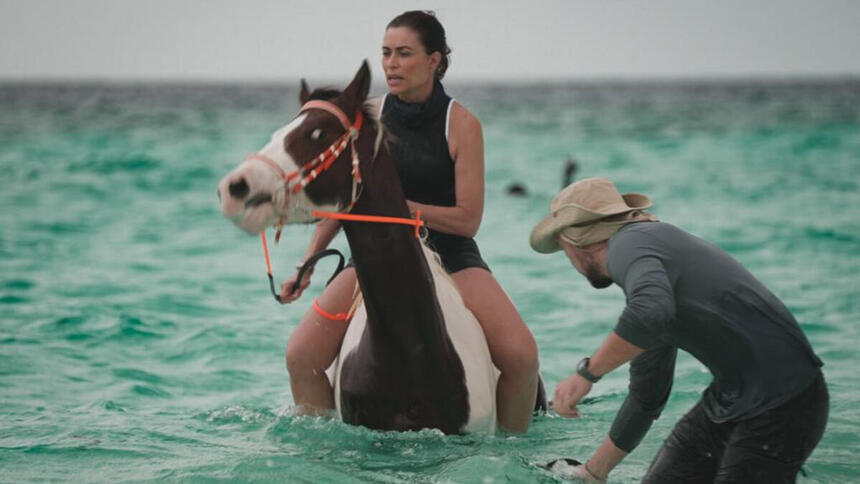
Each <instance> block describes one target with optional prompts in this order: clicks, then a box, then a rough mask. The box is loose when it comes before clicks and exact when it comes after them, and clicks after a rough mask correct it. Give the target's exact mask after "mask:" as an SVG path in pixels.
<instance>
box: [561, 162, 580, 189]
mask: <svg viewBox="0 0 860 484" xmlns="http://www.w3.org/2000/svg"><path fill="white" fill-rule="evenodd" d="M578 168H579V162H578V161H576V158H574V157H572V156H570V155H567V161H565V162H564V174H563V175H562V178H561V180H562V181H561V188H562V189H564V188H565V187H566V186H568V185H570V184H571V183H573V180H574V178H575V177H576V170H577V169H578Z"/></svg>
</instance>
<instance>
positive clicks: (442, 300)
mask: <svg viewBox="0 0 860 484" xmlns="http://www.w3.org/2000/svg"><path fill="white" fill-rule="evenodd" d="M424 253H425V256H426V258H427V263H428V265H429V266H430V269H431V272H432V273H433V279H434V281H435V285H436V297H437V298H438V299H439V306H440V307H441V308H442V312H443V315H444V318H445V326H446V330H447V333H448V337H449V339H450V340H451V343H452V344H453V346H454V350H455V351H456V352H457V355H458V356H459V358H460V361H461V363H462V365H463V370H464V373H465V377H466V381H465V382H464V383H465V385H466V388H467V390H468V394H469V419H468V421H467V423H466V425H465V427H464V428H463V429H462V430H463V431H464V432H490V433H492V432H495V430H496V382H497V380H498V377H499V371H498V370H497V369H496V368H495V366H493V362H492V358H491V356H490V349H489V347H488V346H487V340H486V337H485V336H484V332H483V330H482V329H481V326H480V324H479V323H478V321H477V319H475V316H474V315H473V314H472V312H471V311H469V309H468V308H467V307H466V305H465V304H464V303H463V298H462V297H461V296H460V293H459V292H458V291H457V288H456V286H455V284H454V281H453V280H452V279H451V277H450V276H448V274H446V273H445V270H444V268H443V267H442V266H441V264H440V263H439V262H438V260H437V258H436V255H435V254H434V253H433V252H432V251H431V250H430V249H428V248H426V247H424ZM366 324H367V313H366V312H365V309H364V305H363V304H362V305H360V306H359V307H358V308H357V309H356V311H355V315H354V316H353V319H352V322H351V323H350V325H349V328H348V329H347V332H346V335H345V336H344V340H343V344H342V346H341V349H340V354H339V356H338V359H337V360H336V361H335V363H334V364H333V365H332V368H330V369H329V371H328V375H329V379H330V380H331V381H333V382H334V387H335V388H334V390H335V403H336V406H337V411H338V415H341V416H342V409H341V400H340V391H341V381H340V375H341V373H342V366H343V363H344V361H346V359H347V358H346V357H347V355H349V354H350V353H352V352H353V351H355V350H356V348H357V347H358V345H359V343H360V341H361V337H362V334H364V329H365V327H366Z"/></svg>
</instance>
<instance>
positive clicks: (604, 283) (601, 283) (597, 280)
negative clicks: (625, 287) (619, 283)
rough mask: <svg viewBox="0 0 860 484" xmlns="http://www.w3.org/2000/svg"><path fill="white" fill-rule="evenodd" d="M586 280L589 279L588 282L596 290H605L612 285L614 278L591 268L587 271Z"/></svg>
mask: <svg viewBox="0 0 860 484" xmlns="http://www.w3.org/2000/svg"><path fill="white" fill-rule="evenodd" d="M585 278H586V279H588V282H590V283H591V285H592V286H593V287H595V288H596V289H603V288H606V287H609V286H611V285H612V282H613V281H612V278H610V277H606V276H604V275H603V274H601V273H600V271H599V270H598V269H597V268H596V267H594V266H593V265H592V266H589V267H588V269H587V270H586V271H585Z"/></svg>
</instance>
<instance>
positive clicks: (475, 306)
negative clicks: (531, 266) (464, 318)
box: [451, 267, 538, 432]
mask: <svg viewBox="0 0 860 484" xmlns="http://www.w3.org/2000/svg"><path fill="white" fill-rule="evenodd" d="M451 277H452V278H453V279H454V282H455V283H456V284H457V287H458V289H459V290H460V294H461V295H462V296H463V301H464V302H465V303H466V307H468V308H469V310H471V311H472V313H473V314H474V315H475V317H476V318H477V319H478V322H479V323H480V324H481V328H483V330H484V335H485V336H486V338H487V344H488V345H489V347H490V355H491V356H492V358H493V363H494V364H495V365H496V368H498V369H499V371H500V372H501V375H499V384H498V387H497V388H496V406H497V408H498V417H499V428H500V429H501V430H503V431H508V432H525V431H526V430H528V428H529V424H530V423H531V418H532V412H533V410H534V406H535V398H536V396H537V387H538V350H537V344H536V343H535V340H534V336H532V333H531V331H530V330H529V328H528V327H527V326H526V323H525V321H523V319H522V317H521V316H520V314H519V312H518V311H517V309H516V307H514V304H513V302H511V300H510V298H509V297H508V295H507V294H505V291H504V290H503V289H502V287H501V286H500V285H499V283H498V282H497V281H496V279H495V278H494V277H493V275H492V274H491V273H490V272H488V271H486V270H484V269H481V268H477V267H470V268H467V269H463V270H461V271H459V272H455V273H454V274H451Z"/></svg>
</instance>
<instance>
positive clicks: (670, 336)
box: [607, 222, 822, 452]
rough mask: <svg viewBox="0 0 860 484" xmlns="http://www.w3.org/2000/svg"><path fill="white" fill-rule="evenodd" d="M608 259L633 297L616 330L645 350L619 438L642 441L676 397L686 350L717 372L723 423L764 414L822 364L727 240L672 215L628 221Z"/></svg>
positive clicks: (616, 431)
mask: <svg viewBox="0 0 860 484" xmlns="http://www.w3.org/2000/svg"><path fill="white" fill-rule="evenodd" d="M607 264H608V266H609V273H610V275H611V277H612V280H613V281H614V282H615V283H616V284H618V285H619V286H620V287H621V288H622V289H623V290H624V294H625V295H626V297H627V305H626V307H625V308H624V311H623V312H622V314H621V317H620V318H619V320H618V323H617V325H616V327H615V332H616V333H617V334H618V335H619V336H620V337H622V338H623V339H625V340H627V341H629V342H630V343H633V344H634V345H636V346H639V347H640V348H644V349H645V352H644V353H642V354H640V355H639V356H637V357H636V358H635V359H633V360H632V361H631V363H630V392H629V394H628V396H627V399H626V400H625V401H624V403H623V404H622V406H621V409H620V410H619V411H618V414H617V415H616V417H615V421H614V422H613V424H612V428H611V430H610V432H609V436H610V438H611V439H612V441H613V442H614V443H615V445H616V446H617V447H618V448H620V449H622V450H624V451H627V452H630V451H631V450H633V448H635V447H636V446H637V445H638V444H639V442H640V441H641V440H642V438H643V437H644V436H645V433H646V432H647V431H648V429H649V428H650V427H651V423H652V422H653V420H654V419H656V418H657V417H658V416H659V415H660V412H661V411H662V409H663V406H664V405H665V404H666V400H667V399H668V398H669V392H670V390H671V388H672V379H673V374H674V369H675V356H676V354H677V349H678V348H680V349H682V350H684V351H687V352H688V353H690V354H692V355H693V356H694V357H695V358H696V359H698V360H699V361H700V362H702V364H704V365H705V366H706V367H707V368H708V369H709V370H710V371H711V373H712V374H713V376H714V379H713V382H712V383H711V385H710V386H709V387H708V389H707V390H705V393H704V395H703V400H704V408H705V411H706V412H707V415H708V417H709V418H710V419H711V420H713V421H714V422H726V421H733V420H740V419H744V418H750V417H754V416H756V415H759V414H761V413H763V412H765V411H767V410H770V409H772V408H775V407H777V406H779V405H781V404H782V403H785V402H786V401H788V400H790V399H791V398H792V397H794V396H796V395H797V394H799V393H800V392H801V391H803V390H804V389H805V388H806V387H807V386H808V385H809V384H810V383H811V382H812V379H813V378H814V377H815V375H816V374H817V372H818V368H819V367H820V366H821V365H822V362H821V360H820V359H819V358H818V357H817V356H816V355H815V353H814V352H813V351H812V347H811V346H810V344H809V341H808V340H807V339H806V336H805V335H804V334H803V331H802V330H801V329H800V327H799V326H798V324H797V321H795V319H794V317H793V316H792V315H791V313H790V312H789V311H788V309H787V308H786V307H785V306H784V305H783V304H782V302H780V300H779V299H777V297H776V296H774V295H773V294H772V293H771V292H770V291H769V290H768V289H767V288H766V287H764V285H762V284H761V282H759V281H758V280H757V279H756V278H755V277H753V275H752V274H750V273H749V272H748V271H747V270H746V269H744V268H743V266H741V265H740V263H738V262H737V261H736V260H734V259H733V258H732V257H731V256H729V255H728V254H727V253H725V252H724V251H723V250H721V249H720V248H718V247H716V246H715V245H713V244H710V243H708V242H706V241H704V240H702V239H699V238H698V237H695V236H693V235H691V234H688V233H687V232H684V231H683V230H681V229H679V228H677V227H675V226H673V225H670V224H667V223H663V222H641V223H635V224H630V225H627V226H625V227H623V228H622V229H621V230H620V231H618V232H617V233H616V234H615V235H613V236H612V238H610V239H609V250H608V255H607Z"/></svg>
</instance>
